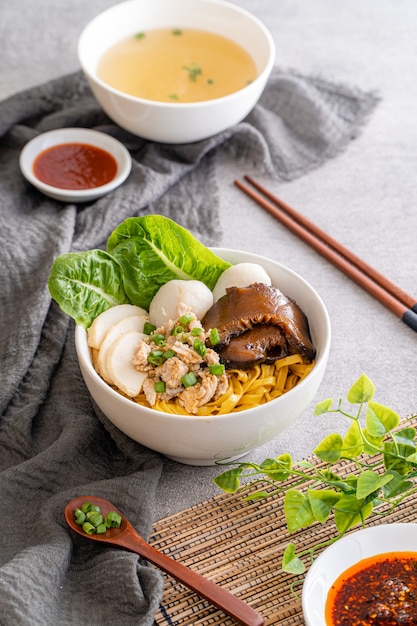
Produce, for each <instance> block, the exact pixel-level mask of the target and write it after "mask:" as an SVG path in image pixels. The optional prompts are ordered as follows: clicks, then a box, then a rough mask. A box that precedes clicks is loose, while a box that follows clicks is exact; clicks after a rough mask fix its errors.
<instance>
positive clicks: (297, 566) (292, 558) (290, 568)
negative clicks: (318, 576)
mask: <svg viewBox="0 0 417 626" xmlns="http://www.w3.org/2000/svg"><path fill="white" fill-rule="evenodd" d="M282 569H283V570H284V572H288V573H289V574H304V572H305V570H306V568H305V565H304V563H303V562H302V560H301V559H299V558H298V556H297V555H296V554H295V545H294V544H293V543H290V544H289V545H288V546H287V547H286V548H285V552H284V556H283V557H282Z"/></svg>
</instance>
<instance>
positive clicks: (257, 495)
mask: <svg viewBox="0 0 417 626" xmlns="http://www.w3.org/2000/svg"><path fill="white" fill-rule="evenodd" d="M270 495H271V494H270V493H268V492H267V491H255V492H254V493H250V494H249V495H248V496H245V497H244V498H243V499H244V501H245V502H251V501H252V500H264V499H265V498H268V497H269V496H270Z"/></svg>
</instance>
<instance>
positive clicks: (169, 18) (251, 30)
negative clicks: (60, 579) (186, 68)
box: [78, 0, 275, 144]
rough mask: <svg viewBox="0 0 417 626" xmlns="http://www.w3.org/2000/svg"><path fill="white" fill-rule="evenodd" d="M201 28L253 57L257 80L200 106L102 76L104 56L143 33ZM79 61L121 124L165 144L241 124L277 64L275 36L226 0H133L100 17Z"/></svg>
mask: <svg viewBox="0 0 417 626" xmlns="http://www.w3.org/2000/svg"><path fill="white" fill-rule="evenodd" d="M159 28H173V29H187V28H188V29H199V30H205V31H210V32H213V33H215V34H218V35H221V36H223V37H226V38H228V39H230V40H232V41H233V42H235V43H237V44H238V45H240V46H241V47H243V48H244V49H245V50H246V51H247V52H248V53H249V55H250V56H251V57H252V58H253V60H254V62H255V65H256V68H257V76H256V78H255V79H254V80H253V81H252V82H251V83H249V84H247V85H246V86H244V87H243V88H242V89H239V90H238V91H235V92H233V93H231V94H229V95H226V96H223V97H218V98H215V99H211V100H205V101H200V102H159V101H153V100H148V99H144V98H140V97H136V96H132V95H129V94H128V93H124V92H122V91H120V90H119V89H115V88H113V87H111V86H110V85H109V84H107V83H106V82H104V81H103V80H102V79H101V78H100V77H99V76H98V73H97V67H98V64H99V62H100V59H101V58H102V56H103V54H104V53H105V52H106V51H107V50H108V49H109V48H110V47H111V46H112V45H113V44H115V43H117V42H118V41H120V40H121V39H124V38H125V37H128V36H129V35H135V34H136V33H138V32H146V31H150V30H153V29H159ZM78 58H79V61H80V64H81V67H82V69H83V71H84V74H85V76H86V78H87V80H88V83H89V85H90V87H91V90H92V92H93V94H94V96H95V98H96V99H97V101H98V102H99V104H100V105H101V107H102V108H103V109H104V111H105V112H106V113H107V115H108V116H109V117H110V118H111V119H112V120H113V121H114V122H116V124H118V125H119V126H121V127H122V128H124V129H126V130H128V131H130V132H131V133H133V134H135V135H138V136H140V137H143V138H144V139H149V140H151V141H158V142H162V143H173V144H179V143H189V142H193V141H199V140H202V139H205V138H207V137H210V136H212V135H215V134H217V133H219V132H221V131H223V130H225V129H227V128H229V127H230V126H233V125H234V124H237V123H238V122H240V121H241V120H242V119H243V118H244V117H246V115H248V113H249V112H250V111H251V110H252V108H253V107H254V106H255V104H256V102H257V101H258V99H259V97H260V95H261V93H262V91H263V89H264V87H265V84H266V81H267V80H268V77H269V75H270V72H271V70H272V67H273V65H274V62H275V45H274V41H273V38H272V36H271V34H270V33H269V31H268V30H267V28H266V27H265V26H264V24H263V23H262V22H261V21H260V20H258V19H257V18H256V17H255V16H254V15H252V14H251V13H249V12H248V11H246V10H244V9H242V8H240V7H238V6H236V5H235V4H233V3H229V2H224V1H223V0H152V2H150V1H149V0H128V1H127V2H122V3H120V4H117V5H115V6H113V7H111V8H109V9H107V10H106V11H104V12H103V13H101V14H99V15H97V16H96V17H95V18H94V19H93V20H91V22H89V23H88V24H87V25H86V27H85V28H84V30H83V32H82V33H81V35H80V38H79V41H78Z"/></svg>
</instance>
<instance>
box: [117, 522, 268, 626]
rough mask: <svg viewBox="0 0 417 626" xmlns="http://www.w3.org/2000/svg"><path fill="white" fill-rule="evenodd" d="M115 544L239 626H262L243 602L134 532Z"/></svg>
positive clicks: (256, 615) (258, 615) (251, 609)
mask: <svg viewBox="0 0 417 626" xmlns="http://www.w3.org/2000/svg"><path fill="white" fill-rule="evenodd" d="M118 543H119V545H121V544H123V545H124V547H125V548H128V549H129V550H131V551H132V552H135V553H136V554H139V555H140V556H142V557H144V558H145V559H146V560H147V561H150V562H151V563H153V564H154V565H156V566H157V567H159V568H160V569H162V570H164V571H165V572H166V573H167V574H170V575H171V576H172V577H173V578H175V579H176V580H178V581H179V582H181V583H183V584H184V585H185V586H186V587H188V588H189V589H192V590H193V591H195V592H196V593H197V594H198V595H199V596H201V597H202V598H205V599H206V600H208V601H209V602H211V603H212V604H214V606H217V608H219V609H221V610H222V611H223V612H224V613H226V614H227V615H230V616H231V617H233V618H234V619H235V620H236V621H237V622H239V624H242V625H243V626H262V625H263V624H264V619H263V617H262V615H260V613H258V612H257V611H255V610H254V609H253V608H252V607H251V606H249V605H248V604H246V602H243V600H240V599H239V598H237V597H236V596H235V595H233V594H232V593H231V592H230V591H227V590H226V589H223V588H222V587H219V586H218V585H216V584H215V583H214V582H212V581H211V580H208V579H207V578H205V577H204V576H201V574H198V573H197V572H194V571H193V570H191V569H190V568H188V567H186V566H185V565H183V564H182V563H179V562H178V561H175V559H172V558H171V557H169V556H167V555H166V554H164V553H163V552H159V551H158V550H156V549H155V548H153V547H152V546H151V545H150V544H148V543H147V542H146V541H145V540H144V539H143V538H142V537H141V536H140V535H138V534H137V533H136V532H134V534H133V533H127V534H126V535H125V536H124V537H123V539H122V538H120V540H119V542H118Z"/></svg>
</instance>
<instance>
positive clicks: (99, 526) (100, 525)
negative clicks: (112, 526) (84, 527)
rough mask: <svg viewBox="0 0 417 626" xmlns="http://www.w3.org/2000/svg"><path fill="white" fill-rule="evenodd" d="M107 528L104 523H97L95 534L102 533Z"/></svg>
mask: <svg viewBox="0 0 417 626" xmlns="http://www.w3.org/2000/svg"><path fill="white" fill-rule="evenodd" d="M106 530H107V526H106V524H99V525H98V526H97V528H96V534H97V535H104V533H105V532H106Z"/></svg>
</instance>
